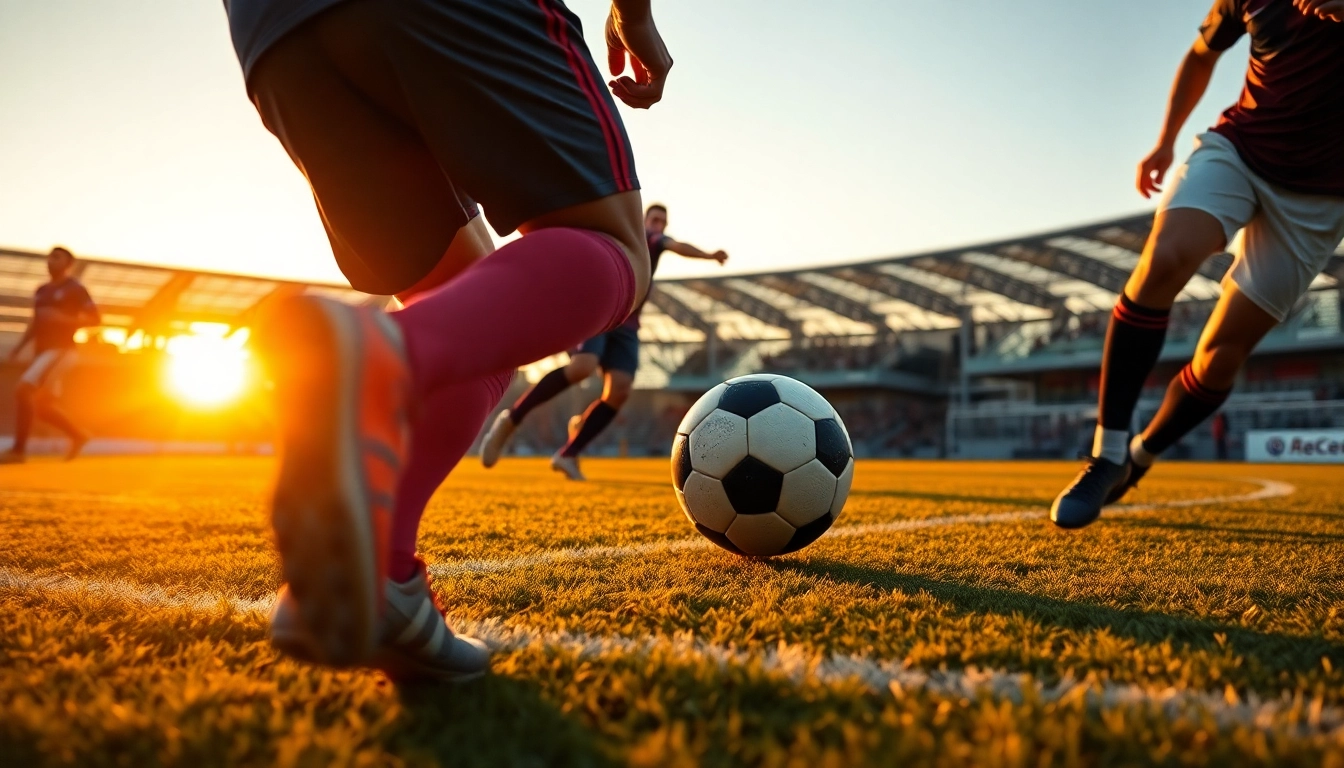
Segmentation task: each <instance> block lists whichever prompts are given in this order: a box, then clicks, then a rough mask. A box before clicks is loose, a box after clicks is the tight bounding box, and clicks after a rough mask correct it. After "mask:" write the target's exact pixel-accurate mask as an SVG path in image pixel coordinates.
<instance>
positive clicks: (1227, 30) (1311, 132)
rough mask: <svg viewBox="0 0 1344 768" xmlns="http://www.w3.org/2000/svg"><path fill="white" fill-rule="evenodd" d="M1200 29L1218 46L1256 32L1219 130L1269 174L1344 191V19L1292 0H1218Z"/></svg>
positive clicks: (1288, 184)
mask: <svg viewBox="0 0 1344 768" xmlns="http://www.w3.org/2000/svg"><path fill="white" fill-rule="evenodd" d="M1199 32H1200V35H1201V36H1202V37H1203V38H1204V42H1205V43H1207V44H1208V46H1209V48H1211V49H1213V50H1215V51H1225V50H1227V49H1228V48H1230V47H1232V44H1233V43H1235V42H1236V41H1237V40H1238V39H1239V38H1240V37H1241V36H1242V35H1244V34H1247V33H1250V36H1251V61H1250V66H1249V67H1248V68H1247V70H1246V85H1245V87H1244V88H1243V89H1242V91H1241V98H1240V99H1238V101H1237V103H1236V104H1235V105H1233V106H1232V107H1231V108H1230V109H1228V110H1227V111H1226V112H1224V113H1223V116H1222V118H1221V119H1219V121H1218V124H1217V125H1216V126H1214V128H1213V130H1215V131H1217V132H1218V133H1220V134H1222V135H1223V136H1226V137H1227V139H1228V140H1229V141H1231V142H1232V144H1233V145H1235V146H1236V148H1237V152H1238V154H1240V155H1241V159H1242V160H1243V161H1245V163H1246V165H1247V166H1249V167H1250V169H1251V170H1253V171H1255V173H1256V174H1257V175H1259V176H1260V177H1261V178H1263V179H1265V180H1266V181H1269V182H1271V183H1274V184H1278V185H1279V186H1281V187H1284V188H1285V189H1288V190H1291V191H1293V192H1301V193H1304V194H1310V195H1336V196H1341V197H1344V23H1340V22H1336V21H1329V20H1325V19H1320V18H1317V17H1316V16H1315V15H1310V16H1308V15H1306V14H1304V13H1302V12H1301V11H1299V10H1297V9H1296V8H1294V7H1293V4H1292V0H1214V3H1213V8H1212V9H1210V11H1209V15H1208V17H1207V18H1206V19H1205V20H1204V24H1203V25H1202V26H1201V27H1200V29H1199Z"/></svg>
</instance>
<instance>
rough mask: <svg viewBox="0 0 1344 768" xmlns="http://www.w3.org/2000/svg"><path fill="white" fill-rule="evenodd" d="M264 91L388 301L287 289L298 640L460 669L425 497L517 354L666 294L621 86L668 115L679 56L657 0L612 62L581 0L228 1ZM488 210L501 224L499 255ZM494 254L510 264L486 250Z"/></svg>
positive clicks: (270, 122)
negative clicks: (670, 48) (582, 15)
mask: <svg viewBox="0 0 1344 768" xmlns="http://www.w3.org/2000/svg"><path fill="white" fill-rule="evenodd" d="M225 8H226V10H227V11H228V16H229V27H230V33H231V35H232V38H233V43H234V48H235V50H236V52H237V54H238V58H239V61H240V62H241V64H242V67H243V73H244V78H245V81H246V86H247V92H248V95H249V97H250V98H251V100H252V103H253V104H254V105H255V106H256V108H257V111H258V112H259V113H260V115H261V119H262V122H263V123H264V124H265V126H266V127H267V129H269V130H270V131H271V132H272V133H273V134H275V136H276V137H277V138H278V139H279V140H280V142H281V144H283V145H284V147H285V149H286V151H287V152H288V153H289V155H290V157H291V158H292V159H293V160H294V163H295V164H296V165H297V166H298V167H299V169H300V170H301V171H302V172H303V173H304V175H305V176H306V177H307V179H308V182H309V184H310V186H311V187H312V190H313V196H314V198H315V200H316V203H317V207H318V212H319V214H320V215H321V217H322V221H323V224H324V225H325V226H326V229H327V234H328V236H329V239H330V240H331V245H332V250H333V251H334V254H335V257H336V260H337V263H338V264H339V265H340V267H341V270H342V271H343V272H344V274H345V275H346V277H347V278H348V279H349V280H350V283H351V285H352V286H354V287H355V288H356V289H358V290H361V291H365V292H368V293H375V294H396V295H398V296H400V297H402V298H403V299H404V301H405V303H406V304H407V306H406V308H405V309H404V310H401V311H399V312H395V313H390V314H389V313H383V312H381V311H379V310H376V309H373V308H370V307H353V306H349V305H344V304H340V303H337V302H333V301H329V300H324V299H320V298H317V297H311V296H310V297H299V298H294V299H287V300H284V301H281V302H279V303H278V304H277V305H275V306H273V307H271V308H270V309H269V311H268V312H267V313H266V316H265V317H264V318H263V320H262V322H260V323H259V327H258V329H257V333H256V335H255V337H254V338H255V344H256V345H257V347H258V349H259V351H260V352H261V356H262V358H263V359H264V360H265V361H266V363H267V366H268V368H269V370H270V373H271V376H272V378H273V380H274V382H275V389H276V395H277V406H278V407H277V412H278V414H279V417H280V418H279V421H280V446H281V451H280V454H281V466H280V475H279V479H278V481H277V485H276V489H275V499H274V503H273V509H272V522H273V526H274V528H275V535H276V545H277V548H278V549H279V553H280V561H281V570H282V574H283V577H284V580H285V582H286V585H287V586H286V587H285V588H284V589H282V591H281V594H280V596H279V599H278V600H277V602H276V609H275V612H274V613H273V614H272V617H271V639H272V642H273V643H274V644H275V645H276V646H277V647H278V648H280V649H281V650H282V651H284V652H286V653H289V654H291V655H294V656H296V657H299V658H305V659H310V660H314V661H318V662H322V663H327V664H332V665H336V666H349V665H368V666H374V667H378V668H380V669H383V670H384V671H386V672H387V673H388V674H389V675H390V676H392V677H394V678H399V679H406V678H412V679H415V678H434V679H440V680H461V679H467V678H471V677H475V676H478V675H480V674H483V673H484V672H485V671H486V669H487V668H488V666H489V651H488V649H487V648H486V646H485V644H484V643H482V642H481V641H479V640H475V639H472V638H465V637H459V636H456V635H454V634H453V632H452V631H451V630H449V629H448V627H447V625H446V622H445V620H444V616H443V613H442V610H441V609H440V608H439V605H438V602H437V599H436V597H435V595H434V593H433V591H432V590H431V588H430V584H429V576H428V573H427V569H426V567H425V564H424V562H423V561H422V560H421V559H420V558H419V557H418V556H417V555H416V533H417V530H418V528H419V524H420V518H421V515H422V514H423V512H424V508H425V503H426V502H427V501H428V500H429V497H430V496H431V495H432V494H433V492H434V490H435V489H436V488H437V487H438V486H439V485H440V484H441V483H442V482H443V480H444V478H445V477H447V475H448V473H449V472H450V471H452V469H453V467H454V466H455V465H456V464H457V462H458V461H459V460H460V459H461V457H462V455H463V454H464V453H465V451H466V449H467V447H468V446H470V444H471V443H472V441H473V440H474V439H475V437H476V435H477V434H478V433H479V431H480V428H481V425H482V423H483V422H484V420H485V418H486V417H487V416H488V415H489V413H490V412H491V411H492V410H493V409H494V407H495V406H496V404H497V403H498V401H499V398H500V397H501V396H502V394H503V392H504V390H505V388H506V387H507V386H508V384H509V382H510V381H511V380H512V377H513V374H514V371H515V370H516V369H517V368H518V366H520V365H525V364H527V363H530V362H533V361H535V360H539V359H542V358H544V357H547V356H549V355H552V354H555V353H556V352H559V351H561V350H563V349H567V348H569V347H572V346H573V345H575V344H578V343H579V342H581V341H582V340H584V339H587V338H590V337H592V336H594V335H596V334H598V333H602V332H605V331H608V330H610V329H612V328H615V327H617V326H619V325H620V324H621V323H623V322H625V319H626V318H627V317H628V316H629V315H630V312H631V311H632V310H633V309H634V308H635V307H637V306H638V305H639V302H640V301H642V300H643V297H644V295H645V293H646V291H647V290H648V285H649V255H648V246H647V245H646V243H645V240H644V235H643V226H642V223H643V204H642V201H641V199H640V194H639V182H638V179H637V178H636V175H635V167H634V158H633V155H632V154H631V151H630V141H629V137H628V136H627V135H626V132H625V127H624V125H623V124H622V122H621V120H620V116H619V113H618V112H617V109H616V104H615V102H614V101H613V99H612V93H614V94H615V95H616V96H617V97H619V98H620V99H621V100H622V101H624V102H625V103H626V104H627V105H629V106H632V107H636V108H647V107H650V106H652V105H653V104H655V103H657V102H658V101H659V100H660V99H661V98H662V92H663V85H664V82H665V79H666V77H667V74H668V72H669V70H670V69H671V66H672V59H671V57H670V56H669V55H668V52H667V49H666V47H665V46H664V45H663V42H662V38H661V37H660V36H659V34H658V30H657V28H656V27H655V25H654V22H653V16H652V12H651V11H650V8H649V0H614V2H613V4H612V7H611V12H610V15H609V16H608V19H607V25H606V43H607V48H608V51H607V53H608V57H607V60H608V66H609V67H610V69H611V71H612V74H613V75H619V74H620V73H621V72H622V71H624V70H625V69H626V67H627V64H628V65H629V67H630V69H631V70H632V73H633V77H631V76H622V77H618V78H617V79H615V80H612V81H611V82H610V83H609V86H610V88H611V92H608V90H607V89H606V88H604V87H602V85H601V83H602V79H603V76H602V74H601V72H600V71H599V70H598V68H597V66H596V65H595V64H594V63H593V60H592V57H591V55H590V54H589V52H588V49H587V47H586V45H585V44H584V42H583V33H582V29H581V27H580V24H579V20H578V18H577V17H576V16H574V14H573V13H571V12H570V11H569V10H568V9H567V8H566V7H565V6H564V4H563V3H562V2H561V1H560V0H225ZM476 201H479V202H480V203H482V204H484V206H485V208H486V210H487V211H489V215H490V223H491V224H492V225H493V226H494V228H495V230H496V231H497V232H498V233H500V234H505V233H508V232H511V231H513V230H515V229H516V230H518V231H520V232H521V233H522V234H523V236H522V237H521V238H520V239H518V240H515V241H513V242H510V243H508V244H506V245H505V246H503V247H501V248H500V249H499V250H498V251H495V252H493V253H492V252H491V251H492V248H493V245H492V243H491V239H490V235H489V233H488V232H487V231H486V230H485V228H484V224H483V223H482V221H481V219H480V217H479V215H478V214H479V208H478V207H477V204H476ZM487 254H488V255H487Z"/></svg>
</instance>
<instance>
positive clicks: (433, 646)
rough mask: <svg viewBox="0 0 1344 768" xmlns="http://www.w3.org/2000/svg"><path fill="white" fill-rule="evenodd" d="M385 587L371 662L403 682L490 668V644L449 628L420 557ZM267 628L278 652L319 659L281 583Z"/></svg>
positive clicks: (452, 678) (460, 676)
mask: <svg viewBox="0 0 1344 768" xmlns="http://www.w3.org/2000/svg"><path fill="white" fill-rule="evenodd" d="M383 593H384V595H385V598H386V600H387V603H386V608H385V611H384V614H383V618H382V621H381V623H380V626H379V632H378V646H377V648H376V649H375V650H374V652H373V654H372V656H371V658H370V661H369V663H368V665H369V666H371V667H373V668H375V669H380V670H382V671H383V672H384V673H385V674H386V675H387V676H388V677H390V678H392V679H393V680H395V681H397V682H402V683H410V682H419V681H424V680H438V681H441V682H463V681H466V680H472V679H475V678H478V677H480V676H481V675H484V674H485V673H486V671H487V670H488V669H489V668H490V649H489V648H488V647H486V645H485V643H483V642H481V641H480V640H477V639H476V638H474V637H464V636H462V635H457V634H454V633H453V631H452V630H451V629H449V628H448V625H447V623H446V622H445V621H444V617H443V610H442V608H441V607H440V606H439V604H438V601H437V599H436V598H435V595H434V591H433V590H432V589H431V588H430V579H429V575H428V573H426V571H425V567H424V563H420V564H419V567H418V569H417V572H416V575H415V576H414V577H413V578H411V579H410V580H409V581H407V582H404V583H397V582H395V581H392V580H391V579H388V580H387V581H386V582H385V583H384V589H383ZM270 634H271V645H273V646H274V647H275V648H276V650H278V651H280V652H281V653H284V654H286V655H288V656H291V657H293V658H296V659H298V660H300V661H307V662H316V661H318V659H317V654H316V652H315V649H316V646H315V644H314V640H313V635H312V633H311V632H309V631H308V629H307V627H306V626H305V625H304V623H303V621H302V619H301V618H300V616H299V608H298V604H297V603H296V602H295V600H294V597H293V595H292V594H290V591H289V589H288V588H287V587H282V588H281V590H280V594H279V595H278V597H277V599H276V602H275V609H274V610H273V611H272V612H271V632H270Z"/></svg>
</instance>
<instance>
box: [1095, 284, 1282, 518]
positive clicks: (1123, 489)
mask: <svg viewBox="0 0 1344 768" xmlns="http://www.w3.org/2000/svg"><path fill="white" fill-rule="evenodd" d="M1276 325H1278V321H1277V320H1275V319H1274V316H1273V315H1271V314H1269V313H1268V312H1266V311H1265V310H1264V309H1261V308H1260V306H1259V305H1258V304H1256V303H1255V302H1254V301H1251V299H1250V298H1249V297H1247V296H1246V294H1244V293H1242V291H1241V289H1240V288H1238V287H1237V285H1236V283H1233V282H1232V281H1230V280H1229V281H1227V282H1225V283H1224V284H1223V295H1222V297H1220V298H1219V299H1218V304H1217V305H1216V306H1215V307H1214V309H1213V314H1212V315H1211V316H1210V317H1209V321H1208V323H1206V324H1205V326H1204V332H1203V333H1202V334H1200V337H1199V344H1198V346H1197V347H1196V348H1195V355H1194V357H1193V358H1192V359H1191V361H1190V364H1189V365H1188V366H1186V367H1185V368H1184V369H1182V370H1181V372H1180V373H1178V374H1177V375H1176V376H1175V377H1174V378H1173V379H1172V380H1171V384H1170V385H1168V387H1167V393H1166V396H1165V397H1164V398H1163V400H1162V405H1161V407H1160V408H1159V409H1158V411H1157V415H1156V416H1154V417H1153V420H1152V421H1151V422H1150V423H1149V424H1148V426H1147V427H1145V428H1144V430H1143V432H1142V433H1141V434H1139V435H1137V436H1136V437H1135V438H1134V439H1133V440H1132V441H1131V442H1130V448H1129V452H1130V458H1131V460H1132V467H1131V471H1130V475H1129V479H1128V480H1126V481H1125V483H1124V484H1123V485H1121V486H1120V487H1119V488H1118V489H1116V491H1115V492H1114V493H1113V494H1112V497H1111V498H1110V499H1109V500H1108V502H1107V503H1111V502H1114V501H1118V500H1119V499H1120V498H1121V497H1122V496H1124V495H1125V493H1127V492H1128V491H1129V489H1131V488H1133V487H1134V486H1135V485H1137V484H1138V482H1139V480H1140V479H1142V478H1143V476H1144V475H1146V474H1147V473H1148V470H1149V469H1150V468H1151V467H1152V465H1153V462H1154V461H1155V460H1156V459H1157V457H1158V456H1160V455H1161V454H1162V453H1163V452H1164V451H1166V450H1167V449H1168V448H1170V447H1171V446H1173V445H1175V444H1176V442H1177V441H1179V440H1180V439H1181V438H1182V437H1184V436H1185V435H1186V434H1188V433H1189V432H1190V430H1192V429H1194V428H1195V427H1197V426H1199V425H1200V424H1201V423H1202V422H1203V421H1204V420H1205V419H1207V418H1208V417H1209V416H1212V415H1213V413H1214V411H1216V410H1218V407H1219V406H1221V405H1222V404H1223V402H1224V401H1225V400H1226V399H1227V396H1228V394H1229V393H1230V392H1231V391H1232V385H1233V384H1234V383H1235V382H1236V378H1237V373H1238V372H1239V371H1240V370H1241V367H1242V366H1243V365H1245V364H1246V360H1247V359H1248V358H1250V356H1251V352H1253V351H1254V350H1255V347H1256V345H1257V344H1259V343H1260V340H1261V339H1263V338H1264V337H1265V334H1267V333H1269V332H1270V331H1271V330H1273V329H1274V326H1276Z"/></svg>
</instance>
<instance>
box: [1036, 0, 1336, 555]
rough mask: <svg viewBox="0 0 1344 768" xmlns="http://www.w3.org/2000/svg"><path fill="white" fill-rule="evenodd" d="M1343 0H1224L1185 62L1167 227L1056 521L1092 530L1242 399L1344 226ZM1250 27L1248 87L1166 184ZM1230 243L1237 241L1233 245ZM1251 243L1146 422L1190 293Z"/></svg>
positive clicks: (1112, 359)
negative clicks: (1144, 399) (1227, 405)
mask: <svg viewBox="0 0 1344 768" xmlns="http://www.w3.org/2000/svg"><path fill="white" fill-rule="evenodd" d="M1342 20H1344V0H1293V1H1292V2H1288V1H1287V0H1282V1H1280V0H1216V2H1214V4H1213V8H1212V10H1210V11H1209V15H1208V17H1207V18H1206V19H1205V20H1204V24H1203V25H1202V26H1201V27H1200V32H1199V37H1198V38H1197V39H1196V40H1195V43H1194V45H1193V46H1192V47H1191V48H1190V51H1189V53H1187V54H1186V56H1185V60H1184V61H1183V62H1182V63H1181V65H1180V67H1179V69H1178V70H1177V72H1176V82H1175V85H1174V86H1173V87H1172V91H1171V97H1170V99H1169V102H1168V105H1167V115H1166V120H1165V121H1164V123H1163V126H1162V135H1161V138H1160V139H1159V140H1158V144H1157V148H1156V149H1154V150H1153V151H1152V152H1151V153H1149V155H1148V156H1147V157H1145V158H1144V159H1143V161H1142V162H1141V163H1140V164H1139V169H1138V170H1139V172H1138V188H1139V192H1140V193H1142V194H1143V196H1144V197H1148V196H1149V195H1151V194H1153V193H1154V192H1159V191H1160V192H1161V193H1162V198H1161V202H1160V204H1159V205H1158V211H1157V217H1156V219H1155V221H1154V223H1153V231H1152V234H1151V235H1150V236H1149V238H1148V243H1147V245H1146V246H1145V247H1144V250H1143V255H1142V257H1141V259H1140V260H1139V265H1138V267H1136V268H1135V270H1134V273H1133V274H1132V275H1130V278H1129V282H1128V283H1127V284H1126V286H1125V289H1124V293H1123V294H1122V295H1121V296H1120V299H1119V302H1118V303H1117V304H1116V306H1115V311H1114V312H1113V313H1112V316H1111V323H1110V328H1109V329H1108V331H1107V333H1106V346H1105V351H1104V352H1103V354H1102V363H1101V393H1100V402H1099V404H1098V410H1099V412H1098V419H1097V429H1096V436H1095V439H1094V441H1093V446H1092V458H1091V459H1089V461H1088V464H1087V466H1086V467H1085V468H1084V469H1083V471H1082V472H1080V473H1079V474H1078V477H1077V478H1075V479H1074V481H1073V483H1072V484H1071V485H1069V487H1068V488H1066V489H1064V491H1063V492H1062V493H1061V494H1060V495H1059V498H1057V499H1055V503H1054V505H1053V506H1052V507H1051V508H1050V519H1052V520H1054V521H1055V523H1056V524H1057V525H1060V526H1062V527H1065V528H1080V527H1082V526H1085V525H1087V524H1088V523H1091V522H1092V521H1093V520H1095V519H1097V516H1098V515H1099V514H1100V513H1101V508H1102V506H1103V505H1105V504H1109V503H1111V502H1114V501H1116V500H1118V499H1119V498H1120V497H1121V496H1123V495H1124V494H1125V493H1126V492H1127V491H1128V490H1129V489H1130V488H1133V487H1134V486H1135V485H1136V484H1137V483H1138V481H1139V480H1140V479H1141V478H1142V477H1143V476H1144V474H1145V473H1147V472H1148V470H1149V468H1150V467H1151V466H1152V464H1153V461H1154V460H1155V459H1156V458H1157V457H1158V456H1159V455H1161V454H1162V452H1163V451H1165V450H1166V449H1167V448H1170V447H1171V446H1172V445H1174V444H1175V443H1176V441H1177V440H1179V439H1180V438H1181V437H1182V436H1183V435H1185V434H1186V433H1187V432H1189V431H1190V430H1192V429H1194V428H1195V427H1196V426H1197V425H1199V423H1200V422H1202V421H1204V420H1205V419H1206V418H1208V417H1209V415H1210V414H1212V413H1213V412H1214V411H1216V410H1217V409H1218V407H1219V406H1221V405H1222V403H1223V401H1224V400H1226V399H1227V396H1228V394H1229V392H1230V391H1231V389H1232V385H1233V382H1234V379H1235V377H1236V374H1237V371H1239V370H1240V369H1241V366H1242V364H1243V363H1244V362H1245V361H1246V358H1247V357H1249V356H1250V354H1251V351H1252V350H1253V349H1254V348H1255V345H1256V344H1257V343H1259V341H1260V339H1261V338H1263V337H1264V335H1265V334H1266V333H1268V332H1269V330H1270V329H1272V328H1273V327H1274V326H1275V325H1276V324H1278V323H1280V322H1282V321H1283V320H1284V319H1285V318H1286V317H1287V316H1288V313H1289V312H1290V311H1291V310H1292V308H1293V305H1294V304H1296V303H1297V301H1298V299H1300V298H1301V297H1302V295H1303V294H1304V293H1306V291H1307V289H1308V287H1309V286H1310V285H1311V282H1312V280H1313V279H1314V278H1315V277H1316V275H1317V274H1318V273H1319V272H1320V271H1321V269H1322V268H1323V267H1324V266H1325V264H1326V262H1327V261H1328V260H1329V258H1330V256H1331V254H1332V252H1333V251H1334V250H1335V247H1336V246H1337V245H1338V244H1339V242H1340V240H1341V239H1342V238H1344V138H1342V137H1344V24H1341V23H1340V22H1341V21H1342ZM1248 33H1249V34H1250V36H1251V60H1250V67H1249V69H1248V70H1247V72H1246V83H1245V86H1244V88H1243V90H1242V93H1241V98H1240V100H1239V101H1238V102H1237V103H1236V104H1235V105H1234V106H1232V107H1231V108H1230V109H1228V110H1227V111H1226V112H1224V113H1223V115H1222V118H1221V119H1220V120H1219V121H1218V124H1217V125H1215V126H1214V127H1213V129H1212V130H1210V131H1209V132H1207V133H1204V134H1201V135H1200V136H1199V138H1198V139H1196V142H1195V151H1194V153H1193V154H1191V155H1190V158H1189V159H1188V160H1187V161H1186V163H1185V165H1183V166H1181V167H1180V168H1179V169H1178V170H1177V172H1176V174H1175V177H1174V178H1173V179H1172V180H1171V181H1170V183H1168V184H1167V185H1166V189H1165V190H1163V189H1162V184H1163V179H1164V176H1165V174H1166V171H1167V168H1169V167H1170V166H1171V162H1172V154H1173V149H1172V146H1173V143H1174V141H1175V139H1176V135H1177V133H1179V131H1180V129H1181V126H1182V125H1183V124H1184V123H1185V120H1186V118H1187V117H1189V116H1190V112H1191V110H1193V109H1194V107H1195V105H1196V104H1197V103H1198V102H1199V99H1200V97H1201V96H1202V95H1203V94H1204V90H1205V88H1206V87H1207V86H1208V83H1209V78H1210V76H1211V75H1212V74H1213V69H1214V65H1215V64H1216V63H1217V61H1218V58H1219V56H1220V55H1221V54H1222V52H1223V51H1226V50H1227V49H1228V48H1230V47H1231V46H1232V44H1233V43H1235V42H1236V41H1237V40H1238V39H1239V38H1240V37H1241V36H1242V35H1245V34H1248ZM1238 231H1240V236H1237V233H1238ZM1229 243H1230V246H1229ZM1224 247H1228V248H1229V250H1230V252H1231V253H1232V254H1233V255H1234V256H1235V257H1236V261H1235V262H1234V263H1233V265H1232V269H1231V270H1230V271H1229V272H1228V273H1227V276H1226V277H1225V278H1224V280H1223V294H1222V297H1221V298H1220V299H1219V300H1218V304H1217V306H1216V307H1215V308H1214V311H1213V314H1212V315H1211V316H1210V317H1209V321H1208V323H1207V325H1205V327H1204V332H1203V334H1202V335H1201V336H1200V339H1199V344H1198V346H1197V347H1196V349H1195V355H1194V359H1193V360H1191V362H1190V364H1189V365H1187V366H1186V367H1185V368H1182V369H1181V371H1180V373H1179V374H1177V376H1176V377H1175V378H1174V379H1172V381H1171V384H1170V386H1169V387H1168V388H1167V394H1166V399H1165V400H1163V402H1162V406H1161V408H1160V409H1159V410H1158V412H1157V415H1156V416H1155V417H1153V420H1152V422H1151V423H1149V424H1148V426H1147V427H1146V428H1145V429H1144V430H1143V432H1142V433H1141V434H1139V435H1136V436H1134V437H1133V439H1131V438H1130V434H1129V425H1130V420H1131V418H1132V417H1133V413H1134V406H1135V404H1136V403H1137V401H1138V398H1139V393H1140V391H1141V390H1142V389H1143V383H1144V380H1145V379H1147V378H1148V374H1149V373H1150V372H1151V371H1152V369H1153V365H1154V364H1156V362H1157V358H1158V354H1159V353H1160V352H1161V350H1162V344H1163V341H1164V339H1165V337H1166V332H1167V316H1168V314H1169V313H1170V310H1171V306H1172V304H1173V302H1175V300H1176V295H1177V294H1178V293H1180V292H1181V289H1182V288H1184V287H1185V284H1186V282H1187V281H1189V280H1190V278H1191V277H1192V276H1194V274H1195V272H1196V270H1198V268H1199V266H1200V264H1202V263H1203V262H1204V260H1205V259H1206V258H1208V257H1209V256H1210V255H1212V254H1214V253H1217V252H1219V251H1221V250H1222V249H1223V248H1224Z"/></svg>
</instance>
